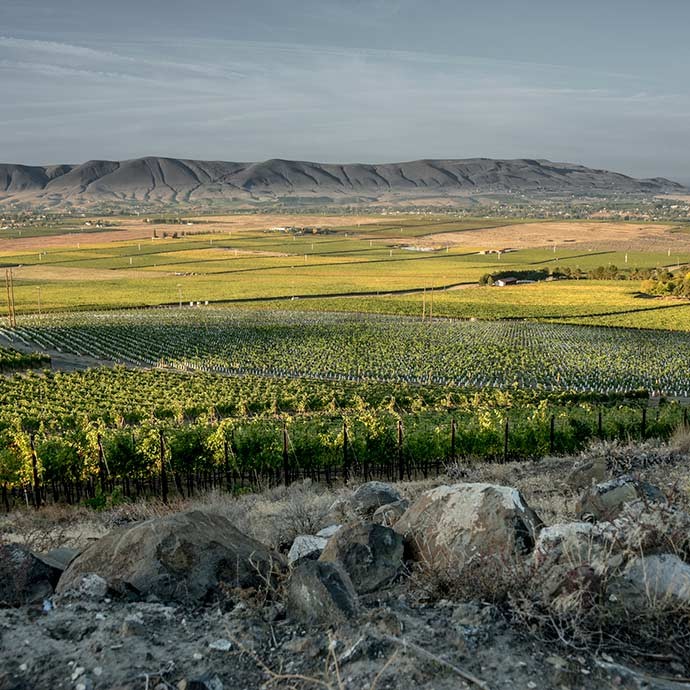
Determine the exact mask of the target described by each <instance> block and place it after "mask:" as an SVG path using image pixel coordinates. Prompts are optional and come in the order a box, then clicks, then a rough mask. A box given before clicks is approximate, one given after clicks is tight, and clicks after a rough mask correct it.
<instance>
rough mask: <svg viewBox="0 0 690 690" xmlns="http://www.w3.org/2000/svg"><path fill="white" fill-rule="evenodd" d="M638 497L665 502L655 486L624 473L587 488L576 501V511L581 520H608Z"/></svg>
mask: <svg viewBox="0 0 690 690" xmlns="http://www.w3.org/2000/svg"><path fill="white" fill-rule="evenodd" d="M638 499H643V500H644V501H647V502H654V503H665V502H666V497H665V496H664V494H663V493H662V492H661V491H660V490H659V489H657V488H656V487H655V486H652V485H651V484H648V483H647V482H643V481H639V480H637V479H635V478H634V477H632V476H631V475H628V474H626V475H623V476H621V477H617V478H616V479H611V480H610V481H607V482H603V483H601V484H596V485H595V486H592V487H591V488H589V489H588V490H587V491H586V492H585V493H584V494H583V495H582V497H581V498H580V500H579V501H578V503H577V507H576V513H577V515H578V517H579V518H580V519H583V520H594V521H610V520H613V519H614V518H615V517H616V516H617V515H619V514H620V512H621V511H622V510H623V507H624V506H625V505H626V504H628V503H632V502H633V501H637V500H638Z"/></svg>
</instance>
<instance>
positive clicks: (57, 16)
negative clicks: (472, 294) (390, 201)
mask: <svg viewBox="0 0 690 690" xmlns="http://www.w3.org/2000/svg"><path fill="white" fill-rule="evenodd" d="M688 26H690V3H688V2H685V1H684V0H683V1H681V0H657V2H655V3H651V2H649V1H646V2H642V1H640V0H598V1H597V2H592V1H591V0H580V2H578V3H573V2H563V1H562V0H550V1H549V2H547V1H545V0H529V2H523V3H518V2H515V0H511V1H510V2H508V1H507V0H505V1H504V0H484V2H477V1H476V0H475V1H473V2H466V1H465V0H454V1H451V0H427V1H426V2H419V0H415V1H414V2H413V1H412V0H397V1H393V0H370V1H365V0H348V1H346V0H320V1H316V0H301V1H300V2H294V0H293V2H289V1H287V0H282V1H281V2H278V1H276V0H253V1H251V2H249V1H246V2H245V1H238V0H196V1H195V2H191V1H190V0H186V1H185V2H181V1H180V0H165V1H163V0H136V1H135V0H119V1H118V2H114V1H113V2H103V1H102V0H89V1H87V0H1V1H0V88H1V89H2V101H1V103H2V105H1V106H0V159H1V160H3V161H10V162H22V163H35V164H37V163H57V162H60V163H62V162H80V161H83V160H87V159H91V158H111V159H123V158H132V157H136V156H142V155H167V156H181V157H189V158H206V159H222V160H239V161H252V160H263V159H266V158H296V159H306V160H319V161H333V162H335V161H337V162H354V161H363V162H384V161H397V160H411V159H415V158H464V157H472V156H488V157H506V158H516V157H536V158H550V159H552V160H567V161H572V162H579V163H584V164H586V165H592V166H596V167H607V168H611V169H616V170H620V171H623V172H628V173H631V174H635V175H640V176H648V175H649V176H651V175H666V176H669V177H674V178H676V179H680V180H682V181H690V164H689V163H688V154H687V152H688V149H689V148H690V146H689V145H690V92H689V91H688V86H687V76H686V74H687V71H688V67H689V66H690V51H689V50H688V47H687V37H686V32H687V27H688Z"/></svg>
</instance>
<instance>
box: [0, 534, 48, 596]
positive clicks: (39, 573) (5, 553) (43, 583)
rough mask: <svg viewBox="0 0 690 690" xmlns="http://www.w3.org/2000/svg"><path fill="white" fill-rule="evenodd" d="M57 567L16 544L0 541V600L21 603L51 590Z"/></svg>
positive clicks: (44, 594) (46, 594) (45, 594)
mask: <svg viewBox="0 0 690 690" xmlns="http://www.w3.org/2000/svg"><path fill="white" fill-rule="evenodd" d="M59 578H60V570H58V569H57V568H53V567H51V566H50V565H48V564H47V563H44V562H43V561H42V560H40V559H39V558H37V557H36V556H35V555H34V554H33V553H31V551H29V549H27V548H25V547H24V546H21V545H19V544H0V604H1V605H4V606H24V605H25V604H36V603H40V602H42V601H43V600H44V599H46V598H47V597H50V596H51V595H52V594H53V591H54V588H55V585H56V584H57V582H58V579H59Z"/></svg>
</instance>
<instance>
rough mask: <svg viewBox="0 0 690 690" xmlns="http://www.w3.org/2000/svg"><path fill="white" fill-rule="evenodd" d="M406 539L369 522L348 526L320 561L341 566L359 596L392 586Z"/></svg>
mask: <svg viewBox="0 0 690 690" xmlns="http://www.w3.org/2000/svg"><path fill="white" fill-rule="evenodd" d="M403 551H404V547H403V539H402V537H401V536H400V535H399V534H398V533H397V532H394V531H393V530H392V529H390V527H383V526H382V525H374V524H371V523H367V522H360V523H354V524H350V525H345V526H344V527H343V528H342V529H340V530H339V531H338V533H337V534H336V535H335V536H333V537H331V539H330V540H329V541H328V544H327V545H326V548H325V549H324V551H323V553H322V554H321V557H320V560H321V561H323V562H329V563H336V562H337V563H340V564H341V565H342V566H343V568H344V569H345V570H346V571H347V574H348V575H349V576H350V579H351V580H352V584H353V585H354V588H355V590H356V591H357V593H358V594H368V593H370V592H374V591H376V590H377V589H379V588H380V587H383V586H385V585H387V584H389V583H390V582H391V581H392V580H393V579H395V577H396V576H397V575H398V573H399V572H400V569H401V567H402V558H403Z"/></svg>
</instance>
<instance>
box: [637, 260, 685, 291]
mask: <svg viewBox="0 0 690 690" xmlns="http://www.w3.org/2000/svg"><path fill="white" fill-rule="evenodd" d="M642 289H643V291H644V292H646V293H648V294H650V295H658V296H660V297H685V298H690V268H688V267H685V269H684V270H681V271H679V272H678V273H676V274H674V273H671V272H670V271H667V270H664V271H660V272H659V273H658V274H656V275H655V276H654V277H653V278H651V279H649V280H647V281H645V282H644V283H643V285H642Z"/></svg>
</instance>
